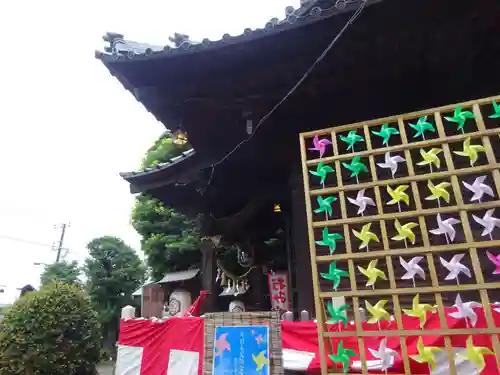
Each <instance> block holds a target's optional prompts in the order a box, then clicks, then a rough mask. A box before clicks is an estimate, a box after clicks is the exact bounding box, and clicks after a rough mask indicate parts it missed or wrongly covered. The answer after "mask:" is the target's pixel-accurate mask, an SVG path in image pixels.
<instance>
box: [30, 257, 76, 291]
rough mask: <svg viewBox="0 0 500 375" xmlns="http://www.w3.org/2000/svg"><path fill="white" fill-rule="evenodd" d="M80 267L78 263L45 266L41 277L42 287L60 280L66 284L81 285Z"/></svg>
mask: <svg viewBox="0 0 500 375" xmlns="http://www.w3.org/2000/svg"><path fill="white" fill-rule="evenodd" d="M80 273H81V271H80V267H79V266H78V262H76V261H73V262H71V263H70V262H64V261H63V262H59V263H53V264H49V265H47V266H45V269H44V270H43V273H42V274H41V276H40V283H41V284H42V285H46V284H49V283H51V282H53V281H56V280H60V281H63V282H65V283H66V284H73V285H79V284H80V280H79V279H78V278H79V277H80Z"/></svg>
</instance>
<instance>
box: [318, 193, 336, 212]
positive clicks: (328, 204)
mask: <svg viewBox="0 0 500 375" xmlns="http://www.w3.org/2000/svg"><path fill="white" fill-rule="evenodd" d="M336 200H337V197H327V198H323V197H322V196H321V195H318V198H316V201H317V202H318V206H319V207H318V208H316V209H315V210H314V211H313V212H314V213H316V214H319V213H321V212H325V213H327V214H328V216H330V217H331V216H332V213H333V209H332V203H333V202H335V201H336ZM328 216H327V217H328Z"/></svg>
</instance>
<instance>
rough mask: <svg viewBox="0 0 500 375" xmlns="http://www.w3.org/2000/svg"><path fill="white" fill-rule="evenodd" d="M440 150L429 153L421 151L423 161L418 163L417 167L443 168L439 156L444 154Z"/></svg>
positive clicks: (432, 150)
mask: <svg viewBox="0 0 500 375" xmlns="http://www.w3.org/2000/svg"><path fill="white" fill-rule="evenodd" d="M442 151H443V150H441V149H440V148H431V149H430V150H429V151H425V150H424V149H423V148H421V149H420V156H422V161H420V162H418V163H417V165H430V166H431V168H432V165H433V164H434V165H435V166H436V168H437V169H439V167H440V166H441V160H440V159H439V156H438V155H439V154H440V153H441V152H442Z"/></svg>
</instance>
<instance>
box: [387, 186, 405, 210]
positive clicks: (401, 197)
mask: <svg viewBox="0 0 500 375" xmlns="http://www.w3.org/2000/svg"><path fill="white" fill-rule="evenodd" d="M408 187H409V186H408V185H399V186H398V187H397V188H396V189H392V188H391V187H390V186H387V194H389V195H390V196H391V198H392V199H391V200H390V201H389V202H387V204H388V205H392V204H398V203H399V202H401V201H403V202H405V203H406V205H409V204H410V197H409V196H408V194H406V193H405V191H406V189H408Z"/></svg>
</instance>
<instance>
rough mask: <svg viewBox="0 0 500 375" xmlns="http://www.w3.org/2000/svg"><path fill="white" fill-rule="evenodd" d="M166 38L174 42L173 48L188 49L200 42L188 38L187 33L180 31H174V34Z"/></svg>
mask: <svg viewBox="0 0 500 375" xmlns="http://www.w3.org/2000/svg"><path fill="white" fill-rule="evenodd" d="M168 40H170V41H171V42H172V43H174V46H175V48H184V49H188V48H189V47H191V46H192V45H195V44H200V43H199V42H195V41H194V40H191V39H189V35H187V34H181V33H174V36H169V37H168Z"/></svg>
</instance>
